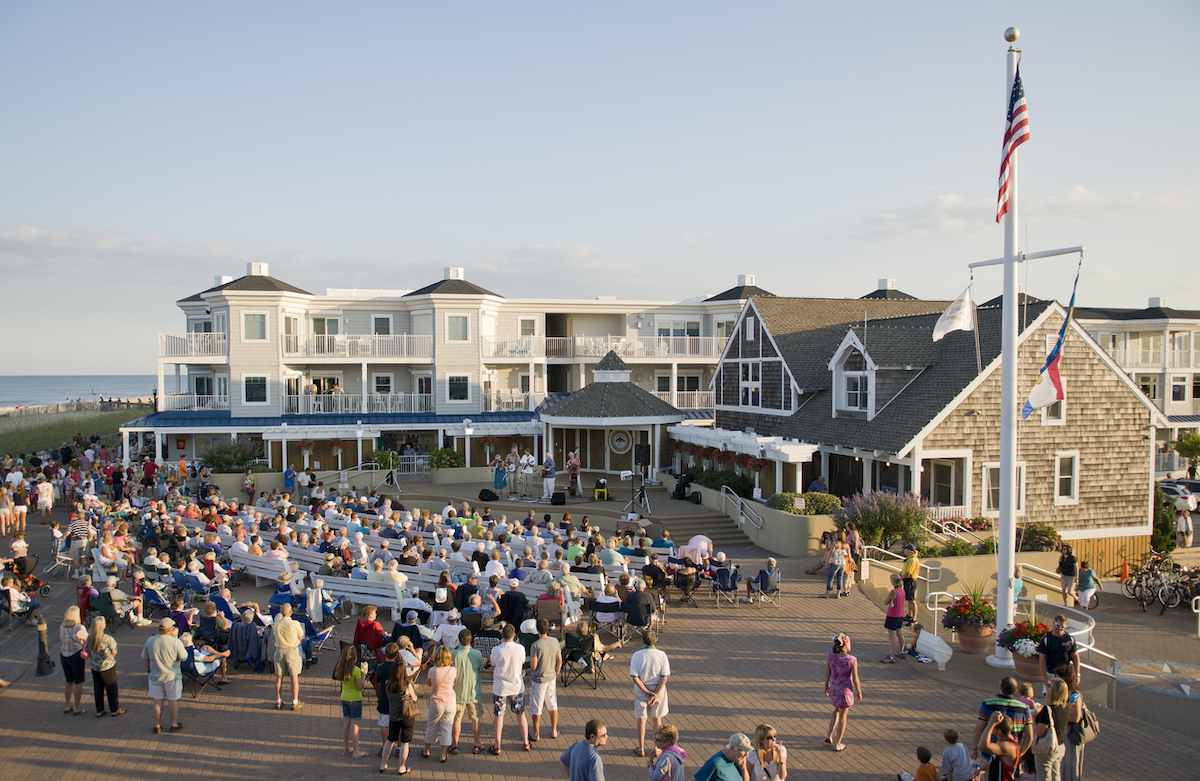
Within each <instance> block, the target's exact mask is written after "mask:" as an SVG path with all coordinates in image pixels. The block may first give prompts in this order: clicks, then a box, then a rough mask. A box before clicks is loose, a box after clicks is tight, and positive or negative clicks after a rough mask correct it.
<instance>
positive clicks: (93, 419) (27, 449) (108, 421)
mask: <svg viewBox="0 0 1200 781" xmlns="http://www.w3.org/2000/svg"><path fill="white" fill-rule="evenodd" d="M151 412H153V408H151V407H149V406H146V407H135V408H134V409H126V410H119V411H116V412H95V411H80V412H51V413H47V414H45V415H4V416H0V454H4V453H8V454H10V455H12V456H16V455H17V454H18V453H35V452H37V451H39V450H45V449H46V448H51V447H61V446H62V445H64V444H66V443H68V442H70V441H71V438H72V437H74V436H75V435H76V434H77V433H82V434H83V436H84V437H85V438H87V437H90V436H91V435H92V434H96V433H98V434H99V435H100V436H102V437H106V436H109V435H111V434H116V433H117V430H118V428H119V427H120V426H121V424H122V423H125V422H128V421H130V420H136V419H137V418H140V417H141V416H143V415H148V414H150V413H151Z"/></svg>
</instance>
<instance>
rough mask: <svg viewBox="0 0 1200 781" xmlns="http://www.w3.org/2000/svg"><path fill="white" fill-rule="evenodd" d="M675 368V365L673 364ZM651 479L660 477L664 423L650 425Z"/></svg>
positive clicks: (673, 383)
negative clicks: (659, 456) (660, 452)
mask: <svg viewBox="0 0 1200 781" xmlns="http://www.w3.org/2000/svg"><path fill="white" fill-rule="evenodd" d="M672 369H674V365H672ZM671 388H672V392H674V390H673V389H674V388H675V381H674V380H671ZM650 442H651V445H650V479H651V480H657V479H658V465H659V461H658V449H659V448H660V447H662V425H661V424H658V423H655V424H654V425H653V426H651V427H650Z"/></svg>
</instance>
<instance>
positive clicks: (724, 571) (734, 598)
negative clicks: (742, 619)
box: [712, 566, 742, 610]
mask: <svg viewBox="0 0 1200 781" xmlns="http://www.w3.org/2000/svg"><path fill="white" fill-rule="evenodd" d="M741 579H742V577H741V575H740V574H738V568H737V567H736V566H734V567H733V568H732V569H731V568H728V567H723V568H721V569H719V570H717V571H716V577H715V578H713V581H712V593H713V599H714V600H716V603H717V609H718V610H719V609H720V608H721V602H722V601H724V602H728V603H729V604H731V605H733V606H734V607H737V604H738V582H739V581H740V580H741Z"/></svg>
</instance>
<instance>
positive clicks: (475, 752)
mask: <svg viewBox="0 0 1200 781" xmlns="http://www.w3.org/2000/svg"><path fill="white" fill-rule="evenodd" d="M480 751H483V746H476V747H475V748H473V749H471V753H472V754H478V753H479V752H480Z"/></svg>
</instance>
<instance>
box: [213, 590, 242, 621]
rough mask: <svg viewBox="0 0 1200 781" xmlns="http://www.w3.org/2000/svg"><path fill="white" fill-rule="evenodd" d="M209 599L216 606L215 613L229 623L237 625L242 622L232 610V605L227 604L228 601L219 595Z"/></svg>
mask: <svg viewBox="0 0 1200 781" xmlns="http://www.w3.org/2000/svg"><path fill="white" fill-rule="evenodd" d="M210 599H211V600H212V603H213V604H214V605H216V606H217V612H218V613H220V614H221V615H223V616H225V618H227V619H229V622H230V623H237V622H238V621H241V620H242V617H241V616H239V615H238V614H237V611H236V610H234V609H233V605H231V604H229V600H228V599H226V598H225V597H223V596H221V595H220V594H213V595H212V596H211V597H210Z"/></svg>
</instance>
